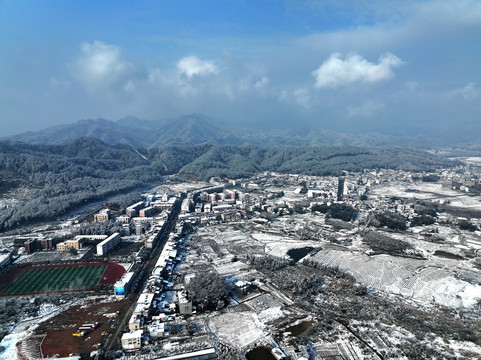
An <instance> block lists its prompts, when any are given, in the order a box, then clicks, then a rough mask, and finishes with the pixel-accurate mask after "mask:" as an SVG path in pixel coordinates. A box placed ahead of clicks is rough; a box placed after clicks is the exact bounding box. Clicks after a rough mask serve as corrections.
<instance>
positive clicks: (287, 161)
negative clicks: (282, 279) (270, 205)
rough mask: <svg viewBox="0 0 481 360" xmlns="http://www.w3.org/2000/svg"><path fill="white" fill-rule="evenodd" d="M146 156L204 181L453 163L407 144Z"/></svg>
mask: <svg viewBox="0 0 481 360" xmlns="http://www.w3.org/2000/svg"><path fill="white" fill-rule="evenodd" d="M149 157H150V158H151V159H152V162H153V164H155V166H156V167H157V168H158V169H164V171H167V170H169V171H170V172H176V173H177V172H178V173H179V174H180V175H182V176H186V177H192V178H200V179H203V180H207V179H209V178H210V177H213V176H220V177H228V178H240V177H248V176H251V175H254V174H256V173H259V172H263V171H275V172H280V173H295V174H308V175H338V174H341V173H342V171H362V170H364V169H376V168H387V169H404V170H412V171H429V170H433V169H436V168H441V167H451V166H454V165H457V164H458V163H455V162H453V161H450V160H448V159H445V158H442V157H439V156H436V155H433V154H430V153H428V152H426V151H423V150H419V149H416V148H412V147H394V146H390V147H371V148H367V147H352V146H315V147H314V146H312V147H307V146H306V147H298V146H285V147H282V146H273V147H264V146H255V145H247V146H235V145H224V146H218V145H199V146H185V147H171V146H168V147H161V148H158V149H154V150H151V151H150V153H149Z"/></svg>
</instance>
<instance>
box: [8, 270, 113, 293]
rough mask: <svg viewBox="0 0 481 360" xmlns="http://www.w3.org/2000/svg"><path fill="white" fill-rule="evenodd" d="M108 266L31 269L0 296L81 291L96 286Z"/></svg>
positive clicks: (15, 280) (24, 272)
mask: <svg viewBox="0 0 481 360" xmlns="http://www.w3.org/2000/svg"><path fill="white" fill-rule="evenodd" d="M107 267H108V265H78V266H62V267H53V266H52V267H41V268H31V269H27V270H25V271H23V272H22V273H21V274H20V275H19V276H18V277H16V278H15V279H14V280H13V281H12V282H11V283H10V284H9V285H8V286H7V287H6V288H5V289H3V291H2V292H1V295H14V294H32V293H41V292H48V291H63V290H82V289H88V288H90V287H92V286H94V285H97V284H98V283H99V281H100V280H101V279H102V275H103V274H104V272H105V270H106V269H107Z"/></svg>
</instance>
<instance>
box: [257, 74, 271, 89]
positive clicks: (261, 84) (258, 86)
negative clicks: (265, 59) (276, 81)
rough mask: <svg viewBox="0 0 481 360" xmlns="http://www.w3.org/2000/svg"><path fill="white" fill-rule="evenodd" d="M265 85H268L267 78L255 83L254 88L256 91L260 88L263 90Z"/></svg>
mask: <svg viewBox="0 0 481 360" xmlns="http://www.w3.org/2000/svg"><path fill="white" fill-rule="evenodd" d="M267 84H269V78H267V77H265V76H264V77H263V78H262V79H260V80H259V81H257V82H256V83H255V84H254V86H255V87H256V88H257V89H260V88H263V87H264V86H266V85H267Z"/></svg>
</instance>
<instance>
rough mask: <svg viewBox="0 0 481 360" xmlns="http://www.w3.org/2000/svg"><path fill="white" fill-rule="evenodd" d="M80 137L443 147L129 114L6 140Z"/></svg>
mask: <svg viewBox="0 0 481 360" xmlns="http://www.w3.org/2000/svg"><path fill="white" fill-rule="evenodd" d="M78 137H95V138H98V139H100V140H102V141H103V142H105V143H106V144H110V145H114V144H119V143H120V144H127V145H131V146H133V147H135V148H148V149H150V148H156V147H160V146H165V145H199V144H205V143H210V144H216V145H246V144H251V145H264V146H278V145H290V146H312V145H325V146H384V145H412V146H416V147H420V148H434V147H437V146H441V145H443V144H441V143H440V141H438V140H436V139H433V138H428V137H426V136H389V135H381V134H377V133H368V134H360V135H353V134H348V133H340V132H335V131H331V130H326V129H321V128H315V127H312V126H302V127H297V128H292V129H285V130H277V129H276V130H267V131H263V130H259V129H254V128H243V127H238V126H233V125H230V124H225V123H221V122H219V121H216V120H213V119H211V118H209V117H207V116H205V115H202V114H190V115H185V116H181V117H179V118H175V119H164V120H144V119H139V118H137V117H135V116H127V117H124V118H122V119H120V120H118V121H111V120H105V119H95V120H92V119H90V120H79V121H77V122H75V123H73V124H65V125H57V126H52V127H49V128H46V129H44V130H41V131H37V132H26V133H22V134H18V135H14V136H11V137H9V138H6V139H7V140H10V141H21V142H25V143H29V144H44V145H55V144H63V143H67V142H69V141H71V140H74V139H76V138H78Z"/></svg>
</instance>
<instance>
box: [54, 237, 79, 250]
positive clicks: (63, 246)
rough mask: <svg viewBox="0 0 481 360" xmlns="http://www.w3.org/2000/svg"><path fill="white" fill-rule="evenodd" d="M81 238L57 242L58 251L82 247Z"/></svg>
mask: <svg viewBox="0 0 481 360" xmlns="http://www.w3.org/2000/svg"><path fill="white" fill-rule="evenodd" d="M83 242H84V240H83V239H73V240H67V241H64V242H61V243H58V244H57V250H58V251H68V250H69V249H71V248H73V249H75V250H80V249H82V247H83Z"/></svg>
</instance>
